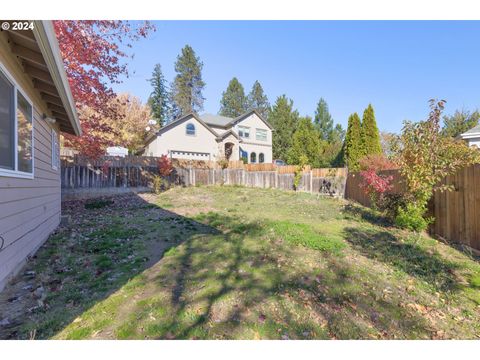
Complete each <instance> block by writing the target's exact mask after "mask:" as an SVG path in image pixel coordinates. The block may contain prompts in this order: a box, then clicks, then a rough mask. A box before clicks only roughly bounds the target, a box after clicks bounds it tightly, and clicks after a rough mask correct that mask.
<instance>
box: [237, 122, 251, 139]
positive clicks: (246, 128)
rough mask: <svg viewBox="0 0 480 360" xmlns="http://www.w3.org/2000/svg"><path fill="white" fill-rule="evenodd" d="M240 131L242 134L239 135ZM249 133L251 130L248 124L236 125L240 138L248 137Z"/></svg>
mask: <svg viewBox="0 0 480 360" xmlns="http://www.w3.org/2000/svg"><path fill="white" fill-rule="evenodd" d="M240 129H241V130H240ZM245 130H248V136H245ZM240 131H241V133H242V134H243V135H240ZM250 133H251V131H250V128H249V127H248V126H243V125H238V136H240V137H241V138H242V139H250Z"/></svg>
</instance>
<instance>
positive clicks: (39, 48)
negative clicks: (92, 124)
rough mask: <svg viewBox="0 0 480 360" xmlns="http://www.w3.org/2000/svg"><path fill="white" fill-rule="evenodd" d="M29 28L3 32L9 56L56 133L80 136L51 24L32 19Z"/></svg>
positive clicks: (75, 112) (72, 100)
mask: <svg viewBox="0 0 480 360" xmlns="http://www.w3.org/2000/svg"><path fill="white" fill-rule="evenodd" d="M33 25H34V26H33V27H32V29H31V30H30V29H26V30H22V31H16V30H12V28H11V29H10V30H5V34H6V36H7V39H8V41H9V42H10V44H11V50H12V53H13V54H14V55H15V56H17V57H18V58H19V60H20V62H21V64H22V66H23V70H24V72H25V74H27V75H28V76H30V77H31V78H32V80H33V85H34V87H35V89H36V90H37V91H38V92H39V93H40V95H41V97H42V99H43V101H44V102H45V103H46V105H47V108H48V110H49V112H50V113H51V117H52V118H54V119H55V120H56V122H57V123H58V124H59V127H60V130H61V131H63V132H67V133H69V134H73V135H81V128H80V122H79V120H78V115H77V111H76V108H75V101H74V99H73V96H72V92H71V89H70V85H69V83H68V80H67V74H66V73H65V68H64V65H63V59H62V56H61V54H60V48H59V46H58V40H57V37H56V35H55V30H54V29H53V24H52V22H51V21H46V20H35V21H33Z"/></svg>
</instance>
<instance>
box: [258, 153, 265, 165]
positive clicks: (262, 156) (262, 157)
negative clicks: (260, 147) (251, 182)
mask: <svg viewBox="0 0 480 360" xmlns="http://www.w3.org/2000/svg"><path fill="white" fill-rule="evenodd" d="M258 162H259V163H264V162H265V155H264V154H263V153H260V154H258Z"/></svg>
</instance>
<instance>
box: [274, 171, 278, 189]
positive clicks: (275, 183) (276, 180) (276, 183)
mask: <svg viewBox="0 0 480 360" xmlns="http://www.w3.org/2000/svg"><path fill="white" fill-rule="evenodd" d="M274 187H275V189H278V168H276V169H275V180H274Z"/></svg>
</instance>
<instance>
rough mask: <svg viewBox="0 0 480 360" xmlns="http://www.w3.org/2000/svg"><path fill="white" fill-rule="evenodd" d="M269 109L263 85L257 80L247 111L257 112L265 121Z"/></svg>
mask: <svg viewBox="0 0 480 360" xmlns="http://www.w3.org/2000/svg"><path fill="white" fill-rule="evenodd" d="M269 109H270V104H269V103H268V98H267V95H265V93H264V92H263V88H262V85H260V83H259V82H258V80H256V81H255V83H254V84H253V86H252V90H251V91H250V93H249V94H248V98H247V110H257V111H258V112H259V113H260V115H262V117H263V118H264V119H267V117H268V110H269Z"/></svg>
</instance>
